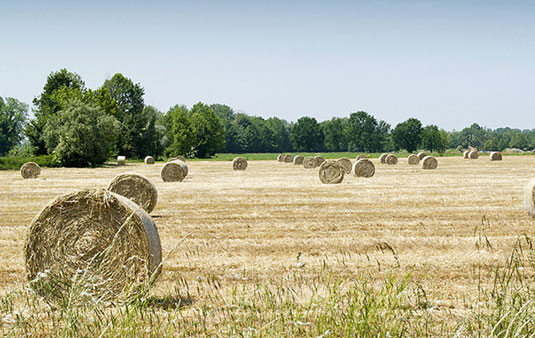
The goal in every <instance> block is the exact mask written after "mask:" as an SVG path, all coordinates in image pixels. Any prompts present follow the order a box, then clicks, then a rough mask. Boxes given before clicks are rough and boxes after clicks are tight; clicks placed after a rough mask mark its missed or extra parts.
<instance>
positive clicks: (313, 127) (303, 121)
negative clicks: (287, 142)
mask: <svg viewBox="0 0 535 338" xmlns="http://www.w3.org/2000/svg"><path fill="white" fill-rule="evenodd" d="M290 139H291V140H292V145H293V148H294V149H295V150H296V151H303V152H306V151H322V150H323V139H324V135H323V131H322V130H321V127H320V125H319V124H318V121H317V120H316V119H315V118H313V117H308V116H304V117H301V118H300V119H298V120H297V122H296V123H295V125H294V126H293V128H292V131H291V134H290Z"/></svg>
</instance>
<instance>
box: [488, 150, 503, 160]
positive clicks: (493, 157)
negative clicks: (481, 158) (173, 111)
mask: <svg viewBox="0 0 535 338" xmlns="http://www.w3.org/2000/svg"><path fill="white" fill-rule="evenodd" d="M490 160H491V161H501V160H502V154H501V153H499V152H497V151H493V152H491V153H490Z"/></svg>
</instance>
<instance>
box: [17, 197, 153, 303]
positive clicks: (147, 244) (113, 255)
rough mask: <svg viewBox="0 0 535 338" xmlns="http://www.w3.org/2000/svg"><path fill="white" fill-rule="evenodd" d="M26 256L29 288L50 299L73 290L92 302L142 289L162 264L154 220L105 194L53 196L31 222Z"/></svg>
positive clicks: (124, 202)
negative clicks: (81, 290) (80, 292)
mask: <svg viewBox="0 0 535 338" xmlns="http://www.w3.org/2000/svg"><path fill="white" fill-rule="evenodd" d="M24 251H25V260H26V274H27V278H28V280H29V281H31V285H32V287H33V288H34V289H36V290H37V291H38V292H39V293H40V294H42V295H46V296H52V297H65V296H66V295H69V294H70V292H69V291H70V289H71V287H79V288H83V291H84V292H83V294H84V295H87V297H92V298H95V299H110V298H115V297H117V296H118V295H120V294H121V292H123V291H125V290H126V289H128V290H129V291H130V292H131V291H133V290H143V289H145V288H146V287H147V286H150V284H151V283H152V282H153V281H154V279H155V278H156V277H157V276H158V274H159V272H160V263H161V260H162V248H161V245H160V237H159V235H158V230H157V228H156V225H155V224H154V222H153V221H152V218H151V217H150V216H149V215H148V214H147V213H146V212H145V211H144V210H143V209H142V208H141V207H140V206H138V205H137V204H135V203H133V202H132V201H130V200H129V199H127V198H125V197H123V196H120V195H117V194H114V193H112V192H110V191H107V190H104V189H96V190H81V191H77V192H74V193H71V194H67V195H63V196H59V197H57V198H56V199H55V200H54V201H52V202H51V203H50V204H48V205H47V206H46V207H45V208H44V209H43V210H42V211H41V212H40V213H39V215H37V216H36V217H35V218H34V219H33V220H32V222H31V224H30V228H29V232H28V235H27V237H26V241H25V246H24Z"/></svg>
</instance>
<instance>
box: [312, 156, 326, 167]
mask: <svg viewBox="0 0 535 338" xmlns="http://www.w3.org/2000/svg"><path fill="white" fill-rule="evenodd" d="M323 162H325V159H324V158H323V156H314V168H317V167H319V166H320V165H321V164H322V163H323Z"/></svg>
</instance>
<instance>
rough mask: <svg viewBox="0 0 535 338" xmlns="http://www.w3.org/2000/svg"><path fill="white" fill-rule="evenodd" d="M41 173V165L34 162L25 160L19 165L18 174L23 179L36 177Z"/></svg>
mask: <svg viewBox="0 0 535 338" xmlns="http://www.w3.org/2000/svg"><path fill="white" fill-rule="evenodd" d="M40 174H41V167H39V164H37V163H35V162H26V163H24V164H23V165H22V167H20V175H21V176H22V178H24V179H25V180H26V179H28V178H37V177H39V175H40Z"/></svg>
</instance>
